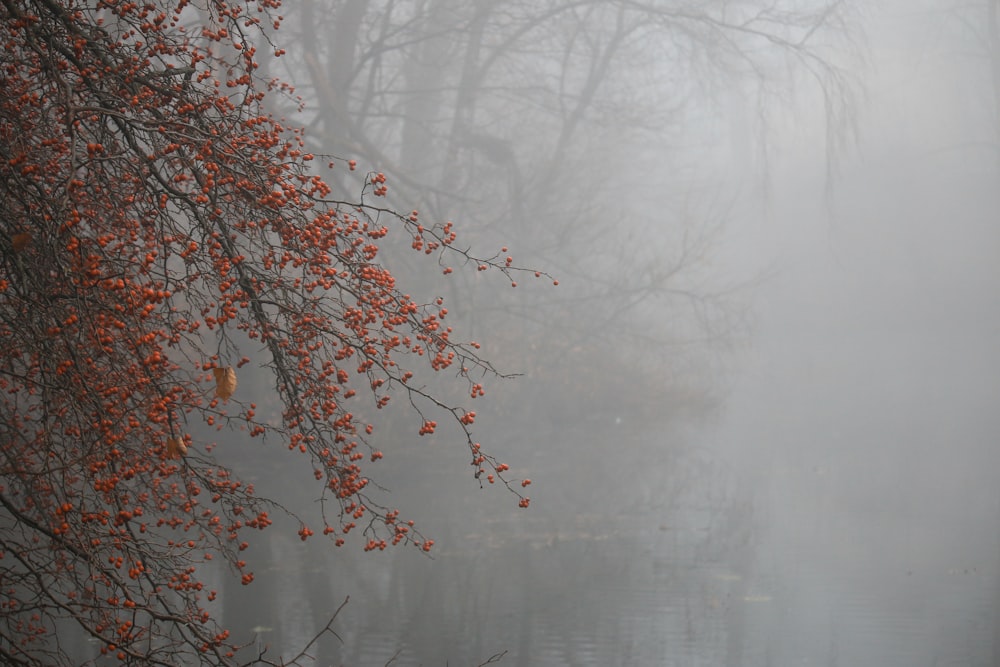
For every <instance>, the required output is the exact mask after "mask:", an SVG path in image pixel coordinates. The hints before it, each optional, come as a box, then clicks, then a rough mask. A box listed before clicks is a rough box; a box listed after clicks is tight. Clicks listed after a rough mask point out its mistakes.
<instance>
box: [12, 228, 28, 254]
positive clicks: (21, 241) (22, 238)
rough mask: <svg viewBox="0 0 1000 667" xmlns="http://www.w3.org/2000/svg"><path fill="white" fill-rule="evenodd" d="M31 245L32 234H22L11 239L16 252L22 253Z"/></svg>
mask: <svg viewBox="0 0 1000 667" xmlns="http://www.w3.org/2000/svg"><path fill="white" fill-rule="evenodd" d="M29 243H31V233H30V232H21V233H19V234H14V235H13V236H11V237H10V245H11V247H12V248H13V249H14V252H21V251H22V250H24V249H25V248H27V247H28V244H29Z"/></svg>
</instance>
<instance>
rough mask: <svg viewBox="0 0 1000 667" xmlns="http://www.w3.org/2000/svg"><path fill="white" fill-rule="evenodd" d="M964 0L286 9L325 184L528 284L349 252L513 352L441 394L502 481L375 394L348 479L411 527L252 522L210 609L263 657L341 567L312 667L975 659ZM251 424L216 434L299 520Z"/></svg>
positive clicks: (980, 11) (979, 550)
mask: <svg viewBox="0 0 1000 667" xmlns="http://www.w3.org/2000/svg"><path fill="white" fill-rule="evenodd" d="M990 2H992V0H983V2H978V3H977V2H958V1H955V2H952V1H951V0H937V1H930V0H924V1H922V2H920V1H902V0H900V1H898V2H890V1H884V2H871V3H866V2H856V3H850V2H840V3H830V4H829V5H827V4H824V3H822V2H785V3H778V4H775V3H761V2H722V1H718V2H715V1H712V0H707V1H705V2H701V3H689V4H685V3H680V2H650V3H649V4H648V5H646V4H644V3H639V2H611V1H608V2H592V3H591V2H582V3H562V2H553V3H530V2H517V1H510V2H458V1H457V0H426V1H422V2H392V1H388V0H387V1H384V2H374V3H368V2H358V1H357V0H345V1H336V0H302V1H301V2H298V3H289V6H287V7H286V8H285V10H284V11H285V12H286V24H285V26H284V27H283V28H282V31H281V32H279V37H280V38H281V40H282V41H283V42H285V43H287V44H288V46H287V48H288V51H289V54H288V55H287V56H286V57H283V58H281V59H271V60H267V61H266V62H265V67H266V68H268V72H269V73H270V74H272V75H274V76H281V77H283V78H285V79H287V80H290V81H291V82H292V83H294V84H295V86H296V93H295V94H297V95H300V96H301V97H302V98H303V99H304V100H305V101H306V107H305V110H304V111H302V112H301V113H299V112H298V111H297V110H296V103H295V100H294V99H288V100H285V101H282V102H280V103H279V104H278V108H277V111H278V112H280V113H283V114H287V115H288V116H289V118H290V119H293V120H295V122H300V123H303V124H306V125H307V127H308V133H307V136H308V137H309V138H310V140H311V141H312V142H313V146H311V148H313V149H314V150H316V151H317V152H318V153H329V154H333V155H336V156H338V157H343V158H350V159H356V160H357V161H358V164H359V170H360V171H361V173H360V174H351V173H350V172H347V171H346V170H345V169H343V168H342V167H337V168H335V169H334V170H333V171H332V172H331V173H330V174H329V175H328V177H329V178H330V180H331V182H332V183H333V184H334V185H335V186H336V187H337V188H338V192H339V193H340V196H342V197H344V198H345V199H348V200H356V199H357V197H358V195H359V193H360V190H361V186H362V180H361V179H362V178H363V174H364V173H365V172H366V171H367V170H368V169H371V170H374V171H383V172H385V173H386V175H387V176H388V179H389V180H388V183H389V187H390V203H391V204H392V205H393V206H395V207H396V208H398V209H399V210H404V211H408V210H410V209H412V208H416V209H419V210H420V212H421V218H422V220H424V221H426V222H436V221H444V220H454V221H455V223H456V227H457V229H458V232H459V242H458V245H460V246H463V247H464V246H466V245H471V246H472V247H473V248H474V249H475V250H477V251H479V252H481V253H492V252H494V251H495V250H496V249H497V248H499V247H500V246H508V247H509V248H510V254H511V255H512V256H513V257H514V259H515V260H516V262H517V263H518V264H522V265H527V266H532V267H539V268H542V269H544V270H546V271H549V272H550V273H551V274H552V275H553V276H554V277H555V278H558V279H559V281H560V285H559V286H558V287H554V286H552V285H551V284H550V281H549V280H548V279H546V278H542V279H540V280H534V279H531V278H530V277H529V278H526V279H521V278H518V282H519V285H518V287H517V288H516V289H511V287H510V286H509V281H508V280H506V279H505V278H504V277H503V276H500V275H497V274H495V273H490V272H487V273H486V274H480V273H478V272H476V271H475V270H474V269H473V270H472V271H456V274H454V275H452V276H449V277H447V278H445V277H444V276H441V271H440V267H438V266H437V264H436V260H435V259H434V258H425V257H422V256H418V255H417V254H415V253H413V252H412V251H411V250H409V248H408V246H409V240H408V239H405V238H400V239H399V240H398V241H397V242H396V243H397V245H396V246H393V244H392V242H391V241H390V242H389V243H388V244H387V246H386V248H385V250H384V253H385V257H384V259H383V261H385V262H386V264H387V265H388V266H389V267H390V268H391V269H392V270H393V272H394V273H395V274H397V275H398V276H399V278H400V283H401V284H408V285H409V286H410V287H408V288H406V289H412V290H414V293H415V294H419V295H420V296H421V297H422V298H425V299H427V300H430V299H432V298H435V297H437V296H442V297H444V299H445V303H446V306H447V307H448V308H449V310H450V311H451V313H453V315H452V314H449V320H450V319H452V318H453V317H454V320H455V321H454V322H452V325H453V326H454V327H455V330H456V333H457V334H461V336H462V337H463V338H466V339H472V340H478V341H479V342H481V343H482V344H483V353H484V356H485V357H487V358H488V359H491V360H492V361H494V362H495V363H496V365H497V367H498V368H500V369H501V370H502V371H504V372H509V373H514V374H520V376H519V377H517V378H514V379H508V380H499V379H490V378H487V379H486V388H487V395H486V398H485V400H483V399H477V401H475V402H473V403H472V404H471V405H470V406H469V407H470V408H471V409H475V410H476V411H477V413H478V415H479V417H478V419H477V423H476V427H477V428H476V435H477V437H478V438H479V440H480V441H481V442H482V443H483V445H484V447H486V448H487V449H488V450H489V451H490V452H491V453H493V454H494V455H495V456H497V457H498V458H499V459H500V460H501V461H504V462H507V463H509V464H510V465H511V466H512V468H513V473H514V476H515V477H518V478H520V477H530V478H531V479H532V481H533V484H532V486H531V487H529V489H528V490H529V491H530V492H531V493H530V494H529V495H531V498H532V504H531V508H530V509H528V510H518V509H517V507H516V499H514V498H513V497H510V496H509V495H508V494H506V493H505V492H504V491H503V490H502V489H499V488H493V487H489V486H487V488H486V489H483V490H480V488H479V484H478V482H477V481H476V480H475V479H473V476H472V470H471V469H470V467H469V465H468V460H467V454H466V451H465V450H464V446H463V443H462V440H461V438H460V437H459V436H458V434H457V433H455V432H452V431H448V430H446V429H442V430H441V431H440V432H439V433H438V434H437V435H435V436H434V437H433V438H418V437H416V433H415V432H416V428H417V427H418V426H419V420H418V419H417V418H415V417H413V416H412V415H410V414H408V413H407V412H406V410H403V409H401V408H402V407H403V406H393V408H392V409H390V410H387V411H386V412H385V413H384V414H382V413H380V414H378V415H376V416H375V418H376V419H377V420H378V421H375V423H376V424H377V425H378V429H377V430H376V433H375V435H374V437H373V440H372V442H373V444H374V445H375V446H377V447H378V448H379V449H381V450H383V451H384V452H385V454H386V459H385V461H384V462H381V463H379V466H377V467H376V470H378V471H379V474H380V477H379V478H378V479H377V481H378V482H380V483H382V484H384V485H385V486H386V487H387V488H388V489H390V490H391V493H390V495H389V496H388V501H387V502H389V503H391V504H394V505H398V506H400V507H403V508H406V514H407V516H410V517H413V518H415V519H417V520H418V525H419V527H420V528H421V529H422V531H423V532H424V533H425V534H426V535H427V536H429V537H433V538H434V539H435V541H436V546H435V549H434V552H433V553H434V557H433V558H432V559H431V558H426V557H423V556H421V555H419V554H418V552H417V551H416V550H413V549H405V548H397V549H389V550H387V551H386V552H384V553H374V554H363V553H362V552H361V546H362V541H360V540H359V541H357V542H354V543H351V542H349V543H348V545H347V546H345V547H343V548H340V549H335V548H333V546H332V545H331V544H329V543H327V542H326V541H324V540H322V539H313V540H310V541H309V542H308V543H305V544H303V543H301V542H300V541H299V540H298V537H297V535H296V534H295V527H296V526H281V525H277V526H275V527H274V528H273V529H271V530H268V531H266V532H264V533H261V534H260V535H258V536H257V538H258V541H257V542H255V544H254V546H253V547H252V548H251V549H250V550H249V551H248V552H247V553H248V561H250V562H251V563H252V564H253V566H254V568H253V569H254V570H255V572H256V573H257V575H258V576H257V582H256V583H255V584H254V585H253V586H251V587H248V588H245V589H244V588H243V587H241V586H239V585H238V583H237V584H236V585H233V582H231V581H229V580H228V579H226V578H225V575H224V573H222V572H220V573H218V578H219V581H220V586H221V587H222V590H223V595H222V596H221V597H222V602H221V603H220V604H222V605H223V620H224V623H226V624H227V625H230V626H231V627H234V633H235V634H236V636H245V637H247V638H248V640H250V641H252V642H254V643H257V644H268V645H270V646H271V647H272V651H271V652H269V655H275V654H276V653H277V652H279V651H281V652H284V653H285V654H287V653H288V652H290V651H291V650H292V649H293V647H298V646H301V645H302V644H303V643H304V642H306V641H308V639H309V638H311V637H312V636H313V635H314V634H315V633H316V632H317V631H318V630H319V629H320V628H321V627H322V626H323V624H324V623H325V622H326V621H327V619H328V618H329V617H330V615H331V614H332V613H333V610H334V609H336V608H337V606H338V605H339V604H340V603H341V602H342V601H343V600H344V598H345V597H346V596H348V595H350V598H351V600H350V603H349V604H348V605H347V607H346V608H345V609H344V610H343V611H342V612H341V614H340V616H339V617H338V618H337V620H336V623H335V624H334V626H333V627H334V629H335V630H336V632H337V634H338V635H339V639H338V638H335V637H332V636H329V635H327V636H325V637H324V638H323V639H322V640H321V641H320V642H319V643H318V644H317V645H316V646H314V647H313V649H312V651H311V652H312V654H313V655H315V656H316V658H317V664H322V665H331V664H332V665H339V664H345V665H382V664H386V663H388V662H390V661H392V660H393V659H394V657H395V662H393V664H406V665H411V664H413V665H415V664H422V665H444V664H451V665H474V664H480V663H481V662H484V661H485V660H487V659H488V658H489V657H490V656H491V655H494V654H497V653H499V652H502V651H507V654H506V655H505V656H504V658H503V661H502V663H501V664H510V665H747V666H787V665H822V666H824V667H833V666H836V665H842V666H848V665H849V666H851V667H858V666H864V665H872V666H878V667H892V666H896V665H898V666H900V667H904V666H905V667H912V666H913V665H928V666H930V665H935V666H944V665H996V664H1000V639H998V637H1000V531H998V529H997V528H998V524H997V522H998V519H1000V486H998V484H997V481H996V480H997V461H998V456H997V453H996V433H997V431H998V428H1000V409H998V406H997V402H998V396H1000V352H998V345H997V343H998V336H1000V312H998V300H997V297H998V287H1000V283H998V276H997V253H998V249H1000V246H998V241H1000V231H998V226H997V210H998V204H1000V169H998V165H1000V143H998V140H997V135H998V131H1000V120H998V119H1000V107H998V101H997V100H998V95H1000V75H998V74H996V73H997V72H1000V47H998V46H997V44H998V42H997V37H996V27H995V26H996V24H995V23H994V24H993V27H992V28H991V24H990V20H991V17H992V18H993V19H995V16H993V15H992V14H991V10H990V6H989V3H990ZM540 5H541V6H540ZM456 268H457V267H456ZM404 281H405V282H404ZM249 373H250V371H249V369H248V370H247V376H246V377H245V378H244V377H243V376H241V380H240V391H241V392H248V393H254V392H258V393H259V394H260V395H261V396H262V398H261V399H260V400H259V401H258V402H259V403H261V404H262V408H261V412H263V411H264V409H265V406H266V401H265V400H264V398H263V397H266V395H267V393H268V391H269V389H268V387H269V384H268V381H267V379H266V378H264V377H263V376H261V378H260V379H259V380H255V379H252V378H251V377H250V375H249ZM450 379H451V378H450V377H447V378H437V379H435V378H430V379H427V380H425V381H426V382H428V383H429V384H430V386H432V387H437V386H438V384H439V383H440V386H441V389H442V391H445V392H448V391H449V389H448V386H449V383H448V382H447V380H450ZM459 389H460V390H461V387H459ZM462 393H463V392H459V393H458V394H456V396H458V398H461V395H462ZM248 400H253V398H252V397H249V395H248ZM465 402H466V403H468V401H467V400H466V401H465ZM364 409H365V408H364V406H361V407H359V411H363V410H364ZM223 437H224V438H225V437H226V436H225V435H223ZM251 444H253V445H254V448H253V449H250V448H248V446H247V444H246V443H245V442H243V441H241V440H239V439H238V438H237V437H236V436H233V437H232V441H226V442H223V443H222V446H221V447H220V449H219V456H220V458H225V457H229V456H232V457H233V459H234V460H235V459H238V460H241V461H245V464H244V470H245V473H246V475H247V476H249V477H251V478H253V479H254V481H255V483H256V485H257V487H258V489H259V491H260V492H261V493H262V494H263V495H268V494H271V495H275V496H280V497H282V498H289V505H290V506H291V507H294V508H295V509H296V510H297V511H300V512H301V513H302V514H303V515H304V517H305V518H306V519H307V520H308V517H309V513H310V512H315V511H316V510H315V505H314V504H313V503H312V501H313V500H314V499H315V497H316V496H317V495H318V494H319V491H320V489H319V488H318V487H315V488H312V487H311V486H310V485H308V484H305V483H302V482H301V480H303V479H306V480H311V479H312V477H311V470H310V469H309V466H308V464H307V463H306V462H305V461H299V460H297V459H296V458H295V457H294V456H289V453H288V452H287V451H286V450H285V449H284V448H283V447H281V446H280V445H272V446H270V447H267V448H259V447H257V446H256V443H251ZM379 468H380V470H379ZM239 633H242V634H239Z"/></svg>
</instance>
